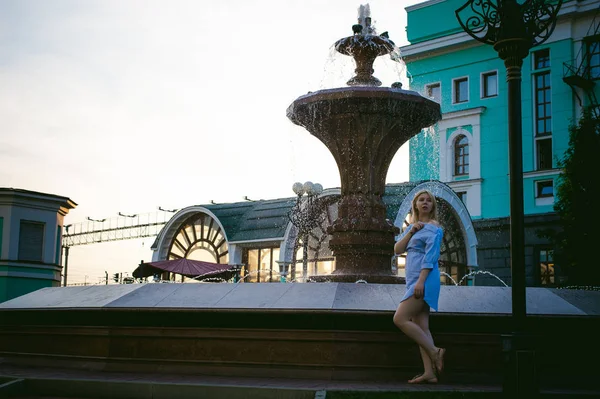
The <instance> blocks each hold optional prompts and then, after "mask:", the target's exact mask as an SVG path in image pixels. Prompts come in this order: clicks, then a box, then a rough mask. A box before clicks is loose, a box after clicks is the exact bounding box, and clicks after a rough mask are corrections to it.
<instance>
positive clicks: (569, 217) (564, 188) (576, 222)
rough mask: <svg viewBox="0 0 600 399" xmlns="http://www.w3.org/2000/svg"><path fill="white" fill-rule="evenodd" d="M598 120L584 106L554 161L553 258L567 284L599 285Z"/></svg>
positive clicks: (599, 148) (599, 179)
mask: <svg viewBox="0 0 600 399" xmlns="http://www.w3.org/2000/svg"><path fill="white" fill-rule="evenodd" d="M599 122H600V120H598V119H597V118H596V117H595V116H594V114H593V113H592V112H591V110H590V109H586V110H585V111H584V113H583V115H582V117H581V119H580V120H579V123H578V124H577V125H571V127H570V128H569V148H568V149H567V151H566V152H565V154H564V156H563V158H562V159H561V160H560V161H559V162H558V165H559V167H560V168H561V169H562V172H561V175H560V176H559V179H558V185H557V190H556V201H555V204H554V209H555V211H556V212H557V213H558V215H559V217H560V227H561V231H560V232H559V233H557V234H556V235H555V236H554V237H553V239H554V244H555V247H556V249H557V252H556V259H555V260H556V262H557V263H558V264H559V265H560V266H561V268H562V270H564V272H566V275H567V276H568V284H569V285H600V265H599V264H598V262H599V259H598V254H597V253H596V246H598V245H600V242H599V241H598V240H597V237H598V236H599V235H600V234H599V229H600V212H599V211H600V210H599V209H598V207H599V205H600V124H599Z"/></svg>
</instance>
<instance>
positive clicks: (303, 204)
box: [288, 181, 323, 281]
mask: <svg viewBox="0 0 600 399" xmlns="http://www.w3.org/2000/svg"><path fill="white" fill-rule="evenodd" d="M292 190H293V191H294V193H295V194H296V196H297V199H296V204H295V205H294V207H293V208H292V209H291V210H290V212H289V213H288V218H289V219H290V222H292V224H293V225H294V226H296V228H297V229H298V236H299V237H302V277H303V279H304V281H306V278H307V277H308V237H309V234H310V232H311V231H312V229H314V228H315V227H317V226H318V225H319V224H320V223H321V221H322V218H323V215H322V213H321V209H320V207H319V206H318V204H317V197H318V196H319V194H321V193H322V192H323V186H322V185H320V184H319V183H315V184H313V183H312V182H310V181H307V182H306V183H304V184H302V183H299V182H298V183H294V185H293V186H292ZM292 271H293V272H295V265H292ZM294 277H295V275H294V273H292V278H294Z"/></svg>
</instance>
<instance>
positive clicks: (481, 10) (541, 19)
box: [456, 0, 562, 397]
mask: <svg viewBox="0 0 600 399" xmlns="http://www.w3.org/2000/svg"><path fill="white" fill-rule="evenodd" d="M561 5H562V0H555V1H547V0H527V1H524V2H522V4H519V3H518V2H517V1H516V0H496V1H491V0H469V1H467V2H466V3H465V4H464V5H463V6H462V7H460V8H459V9H457V10H456V17H457V19H458V22H459V23H460V25H461V27H462V28H463V29H464V30H465V32H467V33H468V34H469V35H470V36H471V37H473V38H474V39H475V40H477V41H479V42H481V43H484V44H490V45H493V46H494V50H496V52H497V53H498V56H499V58H500V59H502V60H503V61H504V66H505V67H506V82H507V86H508V148H509V174H510V265H511V276H512V288H511V295H512V319H513V325H512V331H513V332H512V334H509V335H507V336H506V337H505V339H504V344H503V346H504V351H505V354H506V355H505V360H506V366H507V368H506V373H505V380H504V387H503V390H504V392H505V393H506V394H507V395H508V397H513V396H514V397H517V395H518V397H521V395H523V397H532V396H533V395H537V393H538V391H539V388H538V386H537V376H536V374H535V357H534V351H533V350H532V348H531V344H530V343H529V342H528V340H527V337H526V335H525V320H526V314H527V309H526V303H525V300H526V289H525V245H524V241H525V228H524V211H523V159H522V153H523V150H522V126H521V124H522V121H521V111H522V110H521V67H522V65H523V59H524V58H525V57H527V55H529V50H530V49H531V48H532V47H534V46H537V45H539V44H541V43H543V42H544V41H546V40H547V39H548V37H550V35H551V34H552V32H553V31H554V27H555V26H556V19H557V14H558V11H559V9H560V7H561Z"/></svg>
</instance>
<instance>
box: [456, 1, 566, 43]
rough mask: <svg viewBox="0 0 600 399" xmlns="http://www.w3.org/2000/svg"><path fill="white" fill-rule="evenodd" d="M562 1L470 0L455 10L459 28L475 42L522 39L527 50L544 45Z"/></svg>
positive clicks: (553, 25)
mask: <svg viewBox="0 0 600 399" xmlns="http://www.w3.org/2000/svg"><path fill="white" fill-rule="evenodd" d="M561 5H562V0H558V1H547V0H528V1H526V2H524V3H523V4H519V3H517V2H516V0H497V1H495V2H494V1H490V0H469V1H468V2H466V3H465V4H464V5H463V6H462V7H460V8H459V9H457V10H456V18H457V19H458V22H459V23H460V26H461V27H462V28H463V29H464V31H465V32H467V33H468V34H469V35H470V36H471V37H472V38H474V39H475V40H477V41H479V42H482V43H485V44H495V43H497V42H498V41H501V40H505V39H524V40H527V41H528V43H529V45H530V47H533V46H537V45H539V44H542V43H543V42H545V41H546V40H547V39H548V38H549V37H550V35H551V34H552V32H553V31H554V27H555V26H556V16H557V14H558V11H559V10H560V7H561Z"/></svg>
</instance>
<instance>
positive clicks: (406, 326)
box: [394, 296, 439, 359]
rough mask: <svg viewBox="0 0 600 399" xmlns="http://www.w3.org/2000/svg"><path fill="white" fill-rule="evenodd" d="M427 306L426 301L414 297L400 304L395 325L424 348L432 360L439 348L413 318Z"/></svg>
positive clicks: (395, 315) (395, 317)
mask: <svg viewBox="0 0 600 399" xmlns="http://www.w3.org/2000/svg"><path fill="white" fill-rule="evenodd" d="M425 306H426V304H425V301H423V300H422V299H415V297H414V296H411V297H410V298H408V299H406V300H405V301H402V302H400V305H398V309H397V310H396V313H395V314H394V324H395V325H396V326H397V327H398V328H399V329H400V330H402V332H403V333H404V334H406V335H407V336H408V337H409V338H410V339H412V340H413V341H415V342H416V343H417V345H419V346H420V347H421V348H423V349H424V350H425V352H426V353H427V355H429V357H430V358H432V359H435V357H436V354H437V351H438V349H439V348H437V347H436V346H435V345H434V343H433V339H432V338H431V335H427V334H426V333H425V331H423V329H422V328H421V327H420V326H419V325H418V324H417V323H415V322H414V321H412V319H413V318H415V317H416V316H417V315H418V314H419V313H421V312H422V311H423V308H424V307H425Z"/></svg>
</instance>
